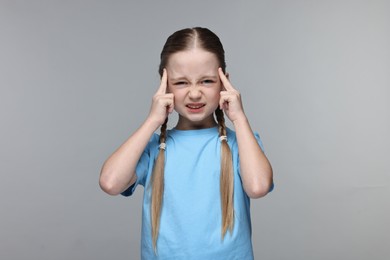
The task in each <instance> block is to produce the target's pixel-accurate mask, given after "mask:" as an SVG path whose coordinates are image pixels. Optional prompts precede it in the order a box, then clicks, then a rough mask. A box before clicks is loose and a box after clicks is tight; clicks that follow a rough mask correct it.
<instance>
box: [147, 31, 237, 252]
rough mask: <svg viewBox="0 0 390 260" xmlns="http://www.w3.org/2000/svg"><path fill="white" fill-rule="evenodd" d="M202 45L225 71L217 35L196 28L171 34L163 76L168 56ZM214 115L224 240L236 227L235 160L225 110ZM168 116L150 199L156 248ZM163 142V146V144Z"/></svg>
mask: <svg viewBox="0 0 390 260" xmlns="http://www.w3.org/2000/svg"><path fill="white" fill-rule="evenodd" d="M193 48H200V49H203V50H205V51H208V52H211V53H213V54H215V56H216V58H217V60H218V63H219V66H220V67H221V68H222V70H223V72H225V69H226V63H225V51H224V49H223V46H222V43H221V41H220V40H219V38H218V36H217V35H216V34H214V33H213V32H212V31H210V30H209V29H207V28H201V27H195V28H187V29H183V30H179V31H177V32H175V33H173V34H172V35H171V36H169V37H168V39H167V41H166V43H165V45H164V47H163V49H162V52H161V57H160V58H161V61H160V66H159V73H160V76H161V77H162V74H163V69H164V68H165V67H166V66H167V63H168V60H169V57H170V56H171V55H172V54H174V53H177V52H180V51H185V50H191V49H193ZM215 115H216V118H217V121H218V125H219V127H218V132H219V136H220V137H222V136H223V137H222V138H220V139H221V175H220V194H221V212H222V227H221V233H222V239H223V237H224V236H225V234H226V232H227V230H228V229H229V230H230V232H232V230H233V225H234V207H233V190H234V185H233V183H234V177H233V162H232V154H231V151H230V148H229V145H228V143H227V139H226V136H227V133H226V126H225V119H224V115H223V112H222V110H220V109H219V108H217V110H216V111H215ZM167 122H168V118H167V119H166V120H165V122H164V124H163V125H162V126H161V129H160V131H161V134H160V151H159V154H158V156H157V159H156V162H155V165H154V169H153V174H152V179H151V185H152V199H151V200H152V201H151V225H152V240H153V247H154V250H156V245H157V237H158V231H159V226H160V215H161V208H162V203H163V194H164V164H165V139H166V130H167ZM162 143H164V145H161V144H162Z"/></svg>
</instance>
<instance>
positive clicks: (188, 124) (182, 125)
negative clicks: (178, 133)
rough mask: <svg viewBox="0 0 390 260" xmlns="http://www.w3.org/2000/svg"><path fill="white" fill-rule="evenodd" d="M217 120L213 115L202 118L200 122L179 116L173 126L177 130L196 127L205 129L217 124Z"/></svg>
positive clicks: (194, 128)
mask: <svg viewBox="0 0 390 260" xmlns="http://www.w3.org/2000/svg"><path fill="white" fill-rule="evenodd" d="M217 125H218V124H217V122H216V121H215V119H214V116H211V117H209V118H208V119H207V120H203V121H201V122H192V121H189V120H188V119H186V118H184V117H181V116H179V121H178V122H177V125H176V126H175V129H177V130H197V129H205V128H211V127H215V126H217Z"/></svg>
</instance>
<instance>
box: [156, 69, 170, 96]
mask: <svg viewBox="0 0 390 260" xmlns="http://www.w3.org/2000/svg"><path fill="white" fill-rule="evenodd" d="M167 81H168V74H167V70H166V69H164V70H163V75H162V77H161V82H160V87H159V88H158V90H157V92H158V93H160V94H165V93H167Z"/></svg>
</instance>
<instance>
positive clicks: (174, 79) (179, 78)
mask: <svg viewBox="0 0 390 260" xmlns="http://www.w3.org/2000/svg"><path fill="white" fill-rule="evenodd" d="M169 80H172V81H177V80H186V77H178V78H170V79H169Z"/></svg>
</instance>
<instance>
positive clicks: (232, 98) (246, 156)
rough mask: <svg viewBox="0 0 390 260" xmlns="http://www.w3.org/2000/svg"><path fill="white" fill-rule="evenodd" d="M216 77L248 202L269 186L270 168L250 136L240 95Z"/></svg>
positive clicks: (223, 79) (265, 192)
mask: <svg viewBox="0 0 390 260" xmlns="http://www.w3.org/2000/svg"><path fill="white" fill-rule="evenodd" d="M219 76H220V79H221V81H222V84H223V86H224V88H225V90H224V91H221V99H220V108H221V109H223V110H224V112H225V114H226V115H227V116H228V118H229V119H230V120H231V121H232V123H233V125H234V129H235V131H236V136H237V143H238V153H239V155H240V170H241V171H240V174H241V178H242V183H243V186H244V190H245V192H246V194H247V195H248V196H249V197H251V198H260V197H263V196H265V195H266V194H267V193H268V192H269V190H270V188H271V186H272V184H273V180H272V175H273V174H272V168H271V164H270V163H269V161H268V159H267V157H266V156H265V154H264V153H263V151H262V150H261V148H260V146H259V144H258V143H257V140H256V138H255V136H254V135H253V132H252V129H251V127H250V124H249V121H248V119H247V117H246V115H245V113H244V110H243V108H242V103H241V96H240V93H239V92H238V91H237V90H236V89H234V87H233V86H232V85H231V84H230V82H229V80H228V79H227V77H226V76H225V74H224V73H223V72H222V70H221V69H219Z"/></svg>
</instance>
